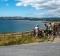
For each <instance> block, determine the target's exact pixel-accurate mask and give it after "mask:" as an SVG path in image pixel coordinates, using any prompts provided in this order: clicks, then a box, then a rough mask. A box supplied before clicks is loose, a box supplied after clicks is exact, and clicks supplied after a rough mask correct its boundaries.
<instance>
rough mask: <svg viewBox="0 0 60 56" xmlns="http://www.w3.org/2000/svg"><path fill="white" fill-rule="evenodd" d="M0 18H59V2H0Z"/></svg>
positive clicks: (23, 0)
mask: <svg viewBox="0 0 60 56" xmlns="http://www.w3.org/2000/svg"><path fill="white" fill-rule="evenodd" d="M0 17H35V18H50V17H60V0H35V1H34V0H0Z"/></svg>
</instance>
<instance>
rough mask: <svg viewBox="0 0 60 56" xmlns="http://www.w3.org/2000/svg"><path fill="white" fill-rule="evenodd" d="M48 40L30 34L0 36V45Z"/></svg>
mask: <svg viewBox="0 0 60 56" xmlns="http://www.w3.org/2000/svg"><path fill="white" fill-rule="evenodd" d="M44 41H50V40H49V39H48V38H47V37H40V38H35V37H33V36H32V37H31V36H24V37H15V36H13V37H12V36H9V37H0V46H7V45H19V44H28V43H36V42H44Z"/></svg>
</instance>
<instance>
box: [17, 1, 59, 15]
mask: <svg viewBox="0 0 60 56" xmlns="http://www.w3.org/2000/svg"><path fill="white" fill-rule="evenodd" d="M16 6H31V7H33V8H35V9H36V10H47V12H46V13H44V14H42V15H45V16H60V14H59V13H60V0H20V2H18V3H16Z"/></svg>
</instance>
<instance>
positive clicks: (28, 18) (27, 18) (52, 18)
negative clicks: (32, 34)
mask: <svg viewBox="0 0 60 56" xmlns="http://www.w3.org/2000/svg"><path fill="white" fill-rule="evenodd" d="M0 20H31V21H37V20H42V21H60V18H59V17H50V18H34V17H0Z"/></svg>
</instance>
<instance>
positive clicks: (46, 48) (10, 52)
mask: <svg viewBox="0 0 60 56" xmlns="http://www.w3.org/2000/svg"><path fill="white" fill-rule="evenodd" d="M0 56H60V43H52V42H48V43H47V42H44V43H36V44H23V45H14V46H0Z"/></svg>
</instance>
